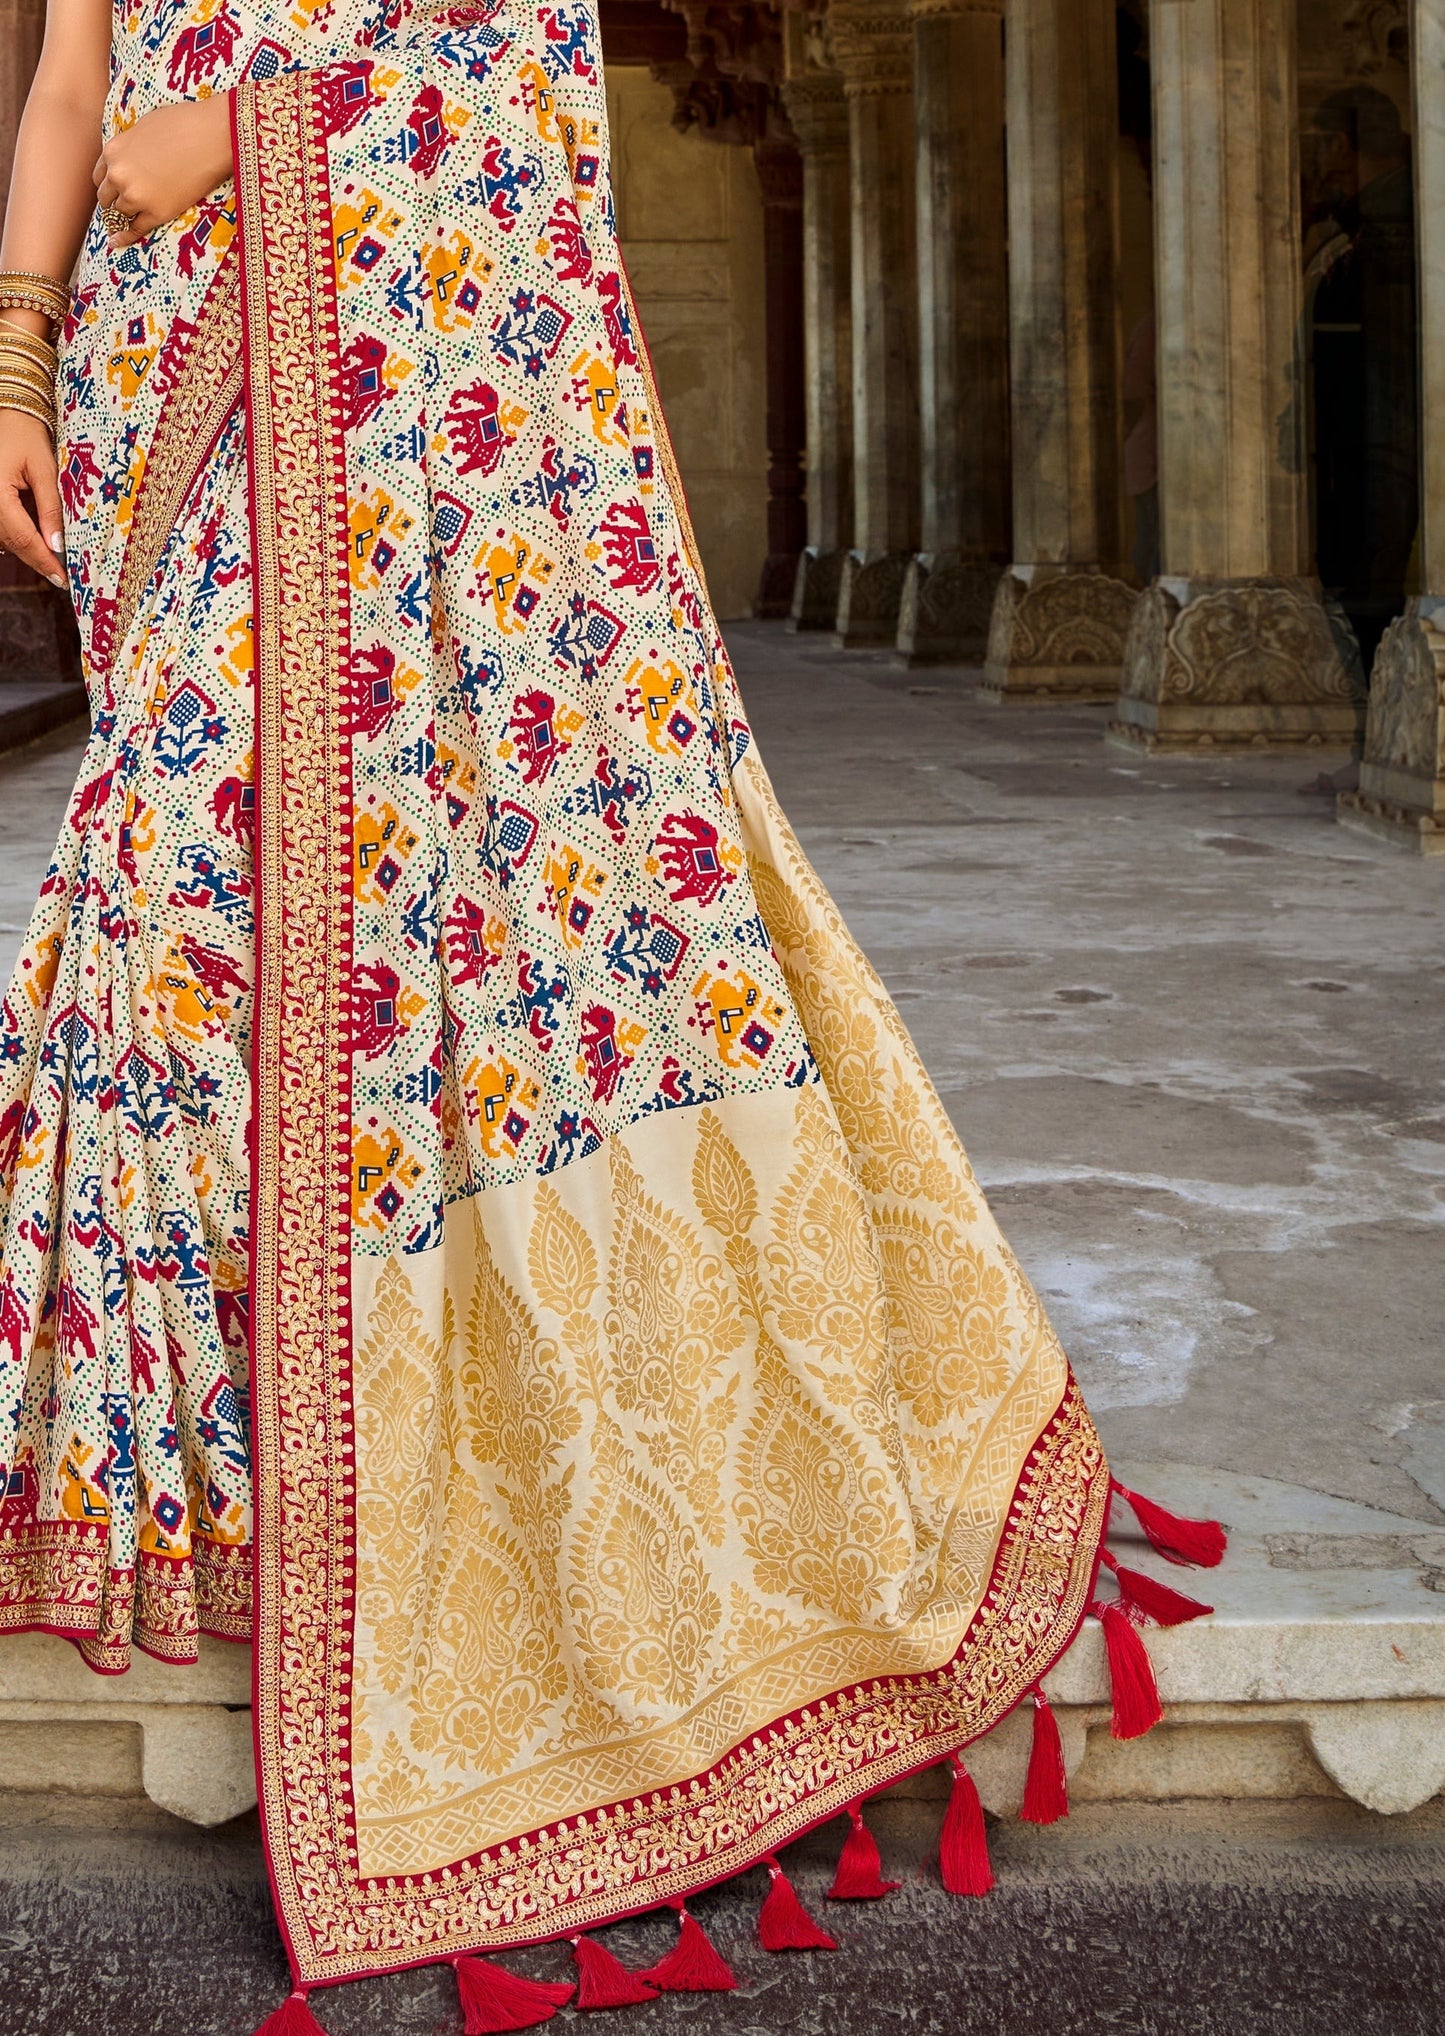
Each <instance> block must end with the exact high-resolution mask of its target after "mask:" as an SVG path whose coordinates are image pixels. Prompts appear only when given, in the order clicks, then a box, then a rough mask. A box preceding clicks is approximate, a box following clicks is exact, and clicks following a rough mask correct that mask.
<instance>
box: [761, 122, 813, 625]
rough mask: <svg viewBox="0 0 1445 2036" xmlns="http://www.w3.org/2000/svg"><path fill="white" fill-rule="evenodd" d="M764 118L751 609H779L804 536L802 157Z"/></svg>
mask: <svg viewBox="0 0 1445 2036" xmlns="http://www.w3.org/2000/svg"><path fill="white" fill-rule="evenodd" d="M778 125H779V123H777V122H776V121H774V122H770V123H769V132H768V133H767V135H766V136H765V137H764V138H763V140H761V141H759V142H758V143H756V144H755V146H754V148H753V161H754V162H755V163H756V165H757V171H758V183H759V185H760V187H761V189H762V194H763V279H764V289H765V292H766V297H767V310H766V322H767V347H768V380H767V387H768V398H767V405H768V416H767V426H768V555H767V558H766V559H765V560H764V561H763V570H762V575H761V578H760V579H759V582H758V591H757V597H756V599H755V600H754V602H753V613H754V614H755V615H759V616H772V617H777V616H783V615H786V614H787V612H788V610H789V608H790V607H791V606H792V600H793V582H794V580H795V579H796V578H797V576H798V559H799V556H800V554H801V553H802V549H803V541H804V538H805V536H806V526H805V517H806V510H805V507H804V501H803V444H804V433H805V430H806V426H805V422H804V417H805V409H806V405H805V399H804V370H803V159H802V157H801V156H800V155H799V153H798V148H797V144H796V143H795V142H794V140H793V138H792V136H791V135H789V134H787V132H786V130H785V131H784V132H783V133H781V134H779V133H777V132H775V131H774V130H775V129H776V127H777V126H778Z"/></svg>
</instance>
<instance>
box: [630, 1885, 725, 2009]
mask: <svg viewBox="0 0 1445 2036" xmlns="http://www.w3.org/2000/svg"><path fill="white" fill-rule="evenodd" d="M672 1906H673V1907H674V1908H675V1909H676V1910H677V1914H678V1920H679V1923H680V1925H681V1927H680V1929H679V1930H678V1933H677V1942H676V1944H674V1945H673V1947H672V1949H671V1951H669V1952H668V1954H667V1956H666V1958H660V1959H659V1960H658V1961H657V1964H656V1965H650V1966H649V1967H648V1969H647V1971H646V1972H643V1973H639V1974H638V1978H639V1979H644V1980H646V1981H647V1984H648V1985H649V1986H654V1987H657V1988H658V1989H659V1991H660V1992H662V1993H668V1994H725V1993H730V1992H731V1991H732V1989H733V1988H734V1987H735V1986H736V1985H737V1980H736V1979H735V1978H734V1976H733V1970H732V1967H731V1966H730V1965H729V1964H728V1962H727V1960H726V1959H725V1958H724V1957H723V1956H722V1955H721V1953H720V1952H718V1951H717V1950H716V1949H715V1948H714V1946H713V1943H712V1940H711V1939H710V1938H709V1936H708V1934H707V1932H706V1930H704V1929H703V1927H702V1925H701V1923H699V1922H698V1920H697V1918H696V1917H695V1916H691V1915H689V1914H688V1909H687V1904H686V1902H683V1901H676V1902H674V1903H673V1905H672Z"/></svg>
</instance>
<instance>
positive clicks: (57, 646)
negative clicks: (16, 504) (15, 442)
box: [0, 0, 79, 679]
mask: <svg viewBox="0 0 1445 2036" xmlns="http://www.w3.org/2000/svg"><path fill="white" fill-rule="evenodd" d="M44 33H45V0H0V50H4V52H5V61H4V63H3V64H0V218H3V216H4V205H5V193H6V192H7V191H8V190H9V188H10V164H11V161H12V159H13V157H14V152H15V133H16V129H17V128H18V127H19V125H20V115H21V113H22V112H23V111H24V109H25V95H26V93H27V92H28V91H29V90H30V80H31V77H32V76H33V74H34V71H35V62H36V59H37V57H38V56H39V55H40V43H41V39H42V37H43V35H44ZM78 676H79V660H78V652H77V649H76V639H75V617H74V615H73V614H72V613H71V608H70V602H69V600H68V598H67V597H66V596H65V595H64V594H61V593H58V592H57V591H56V589H55V588H54V587H49V586H47V585H46V584H45V582H44V580H42V579H40V578H38V577H37V575H36V574H34V573H32V572H31V570H30V568H29V567H28V566H23V565H21V564H20V562H19V561H18V560H17V559H13V558H8V557H7V558H0V678H27V679H29V678H37V679H60V678H64V679H69V678H75V677H78Z"/></svg>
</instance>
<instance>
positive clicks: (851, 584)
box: [833, 551, 913, 650]
mask: <svg viewBox="0 0 1445 2036" xmlns="http://www.w3.org/2000/svg"><path fill="white" fill-rule="evenodd" d="M912 563H913V554H912V552H911V551H873V552H863V551H850V552H845V553H844V554H843V572H842V576H841V578H840V580H839V583H838V613H837V615H836V616H835V617H834V622H833V628H834V632H835V634H836V637H837V641H838V646H839V648H840V649H841V650H860V649H863V648H865V647H870V646H872V645H874V644H880V643H886V644H892V642H893V641H894V639H895V637H896V636H897V634H898V610H899V608H900V606H901V605H902V601H903V582H904V581H905V580H906V579H907V577H908V568H909V567H910V566H911V565H912Z"/></svg>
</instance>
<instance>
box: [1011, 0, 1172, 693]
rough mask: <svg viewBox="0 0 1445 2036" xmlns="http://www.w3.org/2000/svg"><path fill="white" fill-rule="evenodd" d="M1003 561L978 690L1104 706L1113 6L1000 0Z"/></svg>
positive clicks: (1117, 346)
mask: <svg viewBox="0 0 1445 2036" xmlns="http://www.w3.org/2000/svg"><path fill="white" fill-rule="evenodd" d="M1005 25H1006V49H1005V73H1006V92H1007V113H1008V210H1009V307H1010V358H1011V367H1012V413H1013V560H1014V563H1013V564H1012V565H1011V566H1010V567H1009V569H1008V571H1007V572H1006V573H1005V574H1004V576H1003V578H1002V579H1001V580H1000V581H999V586H998V594H997V596H996V598H995V601H994V607H993V619H992V624H991V628H990V632H989V642H988V662H987V666H986V668H985V673H984V691H985V692H986V693H988V694H991V695H992V696H993V697H994V698H1003V697H1007V698H1009V699H1014V698H1023V699H1029V698H1033V699H1069V700H1107V699H1111V698H1112V697H1113V695H1114V693H1115V692H1116V691H1117V689H1118V684H1119V672H1120V668H1121V666H1122V664H1123V659H1124V638H1125V634H1126V632H1127V630H1128V626H1129V618H1130V615H1131V614H1132V612H1133V607H1134V599H1135V597H1134V593H1133V591H1132V589H1131V588H1130V587H1129V586H1128V584H1127V583H1126V582H1125V581H1124V579H1123V578H1122V577H1121V576H1120V572H1119V560H1120V558H1121V556H1122V552H1123V540H1122V522H1123V489H1122V476H1121V472H1120V464H1121V440H1120V430H1119V381H1120V375H1121V371H1122V359H1121V355H1122V339H1121V334H1120V310H1119V295H1118V270H1117V254H1116V245H1117V240H1118V164H1117V155H1118V146H1119V135H1118V84H1117V59H1116V54H1115V26H1114V0H1008V4H1007V9H1006V17H1005Z"/></svg>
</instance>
